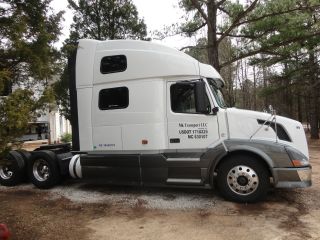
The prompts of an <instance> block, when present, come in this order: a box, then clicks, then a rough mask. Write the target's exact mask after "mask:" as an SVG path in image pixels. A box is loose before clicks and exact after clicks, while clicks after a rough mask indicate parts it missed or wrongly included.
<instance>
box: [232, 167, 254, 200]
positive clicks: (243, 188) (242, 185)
mask: <svg viewBox="0 0 320 240" xmlns="http://www.w3.org/2000/svg"><path fill="white" fill-rule="evenodd" d="M227 183H228V186H229V188H230V189H231V190H232V191H233V192H235V193H237V194H239V195H249V194H252V193H253V192H255V191H256V190H257V188H258V185H259V178H258V175H257V173H256V172H255V171H254V170H253V169H252V168H250V167H248V166H244V165H239V166H235V167H233V168H232V169H231V170H230V171H229V173H228V175H227Z"/></svg>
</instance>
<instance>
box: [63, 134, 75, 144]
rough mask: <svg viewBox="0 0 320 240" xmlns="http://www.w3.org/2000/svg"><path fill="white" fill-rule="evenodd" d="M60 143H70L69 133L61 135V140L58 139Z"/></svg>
mask: <svg viewBox="0 0 320 240" xmlns="http://www.w3.org/2000/svg"><path fill="white" fill-rule="evenodd" d="M60 140H61V142H63V143H69V142H71V141H72V135H71V133H64V134H62V135H61V138H60Z"/></svg>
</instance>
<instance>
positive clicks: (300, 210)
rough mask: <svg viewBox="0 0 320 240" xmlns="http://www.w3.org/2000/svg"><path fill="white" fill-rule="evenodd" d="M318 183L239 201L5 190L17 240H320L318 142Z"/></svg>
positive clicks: (68, 185)
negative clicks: (260, 199)
mask: <svg viewBox="0 0 320 240" xmlns="http://www.w3.org/2000/svg"><path fill="white" fill-rule="evenodd" d="M309 147H310V155H311V163H312V166H313V186H312V187H311V188H306V189H294V190H284V189H278V190H272V191H271V192H270V194H269V195H268V198H267V200H266V201H265V202H262V203H257V204H236V203H231V202H227V201H224V200H223V199H222V198H221V197H220V196H219V195H218V193H217V192H213V191H210V190H194V189H185V190H184V189H160V188H152V189H150V188H133V187H130V188H129V187H110V186H92V185H89V184H79V183H77V182H73V181H68V182H65V183H64V184H63V185H62V186H60V187H57V188H54V189H52V190H46V191H44V190H38V189H36V188H34V187H33V186H32V185H30V184H27V185H22V186H18V187H14V188H6V187H0V223H5V224H7V225H8V227H9V228H10V230H11V232H12V237H11V239H12V240H14V239H26V240H29V239H39V240H40V239H46V240H47V239H79V240H81V239H92V240H93V239H112V240H113V239H119V240H120V239H174V240H180V239H188V240H192V239H224V240H228V239H237V240H240V239H279V240H280V239H283V240H284V239H290V240H295V239H320V142H319V141H316V142H311V143H310V144H309Z"/></svg>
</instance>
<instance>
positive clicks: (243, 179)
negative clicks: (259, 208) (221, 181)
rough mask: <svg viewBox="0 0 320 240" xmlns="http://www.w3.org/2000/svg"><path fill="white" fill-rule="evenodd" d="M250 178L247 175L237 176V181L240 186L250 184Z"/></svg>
mask: <svg viewBox="0 0 320 240" xmlns="http://www.w3.org/2000/svg"><path fill="white" fill-rule="evenodd" d="M248 182H249V180H248V179H247V178H246V177H245V176H240V177H238V178H237V183H238V184H239V185H240V186H246V185H247V184H248Z"/></svg>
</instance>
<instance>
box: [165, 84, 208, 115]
mask: <svg viewBox="0 0 320 240" xmlns="http://www.w3.org/2000/svg"><path fill="white" fill-rule="evenodd" d="M170 98H171V110H172V111H173V112H175V113H193V114H195V113H199V112H197V111H196V101H195V98H196V94H195V83H176V84H173V85H171V87H170ZM206 99H207V106H208V107H210V102H209V99H208V98H206Z"/></svg>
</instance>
